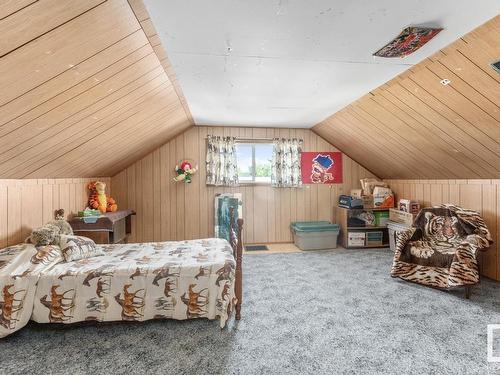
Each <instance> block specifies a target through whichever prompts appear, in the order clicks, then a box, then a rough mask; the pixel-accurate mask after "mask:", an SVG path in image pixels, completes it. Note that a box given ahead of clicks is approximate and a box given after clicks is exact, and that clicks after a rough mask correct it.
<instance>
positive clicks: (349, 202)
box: [339, 195, 363, 208]
mask: <svg viewBox="0 0 500 375" xmlns="http://www.w3.org/2000/svg"><path fill="white" fill-rule="evenodd" d="M339 207H343V208H363V200H361V199H359V198H354V197H351V196H350V195H339Z"/></svg>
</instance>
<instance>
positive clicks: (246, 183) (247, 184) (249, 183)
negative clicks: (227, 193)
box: [238, 181, 271, 187]
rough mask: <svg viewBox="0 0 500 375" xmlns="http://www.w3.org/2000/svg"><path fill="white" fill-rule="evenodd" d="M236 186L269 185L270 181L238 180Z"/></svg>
mask: <svg viewBox="0 0 500 375" xmlns="http://www.w3.org/2000/svg"><path fill="white" fill-rule="evenodd" d="M238 186H243V187H245V186H247V187H248V186H271V183H270V182H249V181H246V182H240V183H239V184H238Z"/></svg>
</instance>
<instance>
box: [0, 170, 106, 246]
mask: <svg viewBox="0 0 500 375" xmlns="http://www.w3.org/2000/svg"><path fill="white" fill-rule="evenodd" d="M93 180H96V178H62V179H23V180H0V248H2V247H5V246H9V245H14V244H17V243H19V242H22V241H24V239H25V238H26V237H28V236H29V234H30V233H31V230H32V229H33V228H37V227H39V226H41V225H43V224H45V223H47V222H48V221H50V220H53V219H54V211H55V210H57V209H59V208H63V209H64V210H65V213H66V215H67V216H68V217H69V216H71V215H73V214H75V213H76V212H77V211H79V210H82V209H84V208H85V207H86V205H87V200H88V198H87V197H88V195H87V184H88V183H89V182H90V181H93ZM99 180H100V181H103V182H105V183H106V184H107V185H108V191H109V189H110V188H111V187H110V182H111V179H110V178H108V177H100V178H99Z"/></svg>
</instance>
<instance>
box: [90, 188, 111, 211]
mask: <svg viewBox="0 0 500 375" xmlns="http://www.w3.org/2000/svg"><path fill="white" fill-rule="evenodd" d="M88 189H89V191H90V195H89V207H90V208H92V209H94V210H99V211H101V212H102V213H105V212H115V211H116V210H117V209H118V206H117V204H116V201H115V200H114V199H113V198H111V197H107V196H106V184H105V183H104V182H101V181H93V182H91V183H89V185H88Z"/></svg>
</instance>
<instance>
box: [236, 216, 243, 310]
mask: <svg viewBox="0 0 500 375" xmlns="http://www.w3.org/2000/svg"><path fill="white" fill-rule="evenodd" d="M242 231H243V219H238V235H237V236H238V243H237V244H236V249H235V250H236V285H235V286H234V289H235V294H236V298H238V303H237V304H236V320H240V319H241V303H242V301H243V271H242V269H241V258H242V257H243V243H242V241H241V232H242Z"/></svg>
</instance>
